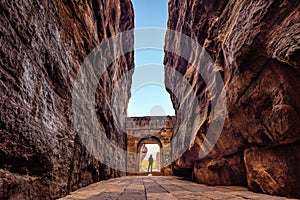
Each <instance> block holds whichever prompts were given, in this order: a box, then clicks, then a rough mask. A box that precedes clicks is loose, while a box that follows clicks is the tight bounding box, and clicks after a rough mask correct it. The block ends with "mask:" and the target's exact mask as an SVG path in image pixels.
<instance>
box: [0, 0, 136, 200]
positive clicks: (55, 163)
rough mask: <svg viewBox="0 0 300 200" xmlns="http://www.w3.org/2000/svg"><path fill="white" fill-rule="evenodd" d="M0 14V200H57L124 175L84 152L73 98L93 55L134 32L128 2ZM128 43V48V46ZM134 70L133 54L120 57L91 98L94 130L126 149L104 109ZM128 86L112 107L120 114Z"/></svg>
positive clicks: (4, 6)
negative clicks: (117, 83) (78, 78)
mask: <svg viewBox="0 0 300 200" xmlns="http://www.w3.org/2000/svg"><path fill="white" fill-rule="evenodd" d="M0 10H1V12H0V24H1V25H0V54H1V59H0V77H1V84H0V87H1V88H0V95H1V98H0V105H1V106H0V108H1V112H0V127H1V128H0V199H9V198H10V199H54V198H57V197H60V196H64V195H66V194H67V193H68V192H70V191H72V190H75V189H77V188H80V187H82V186H85V185H88V184H90V183H93V182H95V181H99V180H101V179H107V178H110V177H117V176H120V175H122V173H121V172H118V171H115V170H112V169H111V168H109V167H106V166H105V165H104V164H101V163H100V162H99V161H97V160H96V159H95V158H94V157H93V156H91V155H90V154H89V152H88V151H87V150H86V149H85V148H84V147H83V145H82V142H81V140H80V138H79V136H78V132H77V131H76V130H75V128H74V124H73V119H72V106H71V104H72V99H71V91H72V84H73V82H74V80H75V79H76V75H77V72H78V70H79V68H80V65H81V63H82V62H83V60H84V58H85V57H86V56H87V55H88V54H89V53H90V51H91V50H92V49H93V48H94V47H96V46H97V45H98V44H100V43H101V42H102V41H104V40H105V39H106V38H109V37H111V36H112V35H115V34H117V33H119V32H122V31H125V30H129V29H132V28H133V9H132V5H131V2H130V0H80V1H57V0H54V1H36V0H33V1H32V0H24V1H1V3H0ZM127 42H128V44H127V45H131V46H132V45H133V39H132V40H129V41H127ZM120 45H121V44H120ZM108 49H110V50H111V49H119V50H120V51H122V49H121V48H120V47H119V46H108ZM132 68H133V53H132V52H130V53H128V54H126V56H121V57H120V59H118V61H116V62H115V63H114V64H112V65H111V67H110V68H109V69H110V70H108V72H107V73H106V74H105V75H103V76H102V79H101V80H100V82H101V83H102V85H101V86H99V87H98V90H97V91H98V93H96V97H97V101H96V105H95V106H96V109H97V110H98V111H99V112H98V114H99V124H100V126H102V127H101V128H103V129H104V130H105V131H106V132H105V133H106V134H107V136H108V137H109V138H110V139H111V140H112V141H114V142H115V143H116V144H117V145H118V146H119V147H121V148H124V149H125V147H126V146H125V145H126V137H125V133H124V132H122V131H121V130H119V129H118V128H117V127H116V126H115V124H113V123H112V122H111V120H110V119H111V117H112V113H110V111H109V110H108V109H107V108H108V107H109V106H111V105H110V100H111V95H112V94H111V91H112V81H113V80H115V78H118V77H120V76H121V75H122V72H125V71H128V70H129V69H132ZM130 83H131V77H130V79H129V80H128V82H127V84H125V85H123V86H122V88H114V89H115V90H116V91H117V92H119V94H120V95H121V96H122V99H120V101H122V103H119V104H117V105H115V106H119V107H118V109H119V110H120V112H121V113H124V114H126V109H127V102H128V99H129V87H130V85H129V84H130ZM100 97H101V98H100ZM100 111H101V112H100Z"/></svg>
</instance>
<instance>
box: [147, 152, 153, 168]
mask: <svg viewBox="0 0 300 200" xmlns="http://www.w3.org/2000/svg"><path fill="white" fill-rule="evenodd" d="M148 163H149V164H148V172H149V169H150V167H151V172H152V165H153V157H152V154H151V155H150V157H149V159H148Z"/></svg>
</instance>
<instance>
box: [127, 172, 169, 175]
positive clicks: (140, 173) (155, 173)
mask: <svg viewBox="0 0 300 200" xmlns="http://www.w3.org/2000/svg"><path fill="white" fill-rule="evenodd" d="M150 174H151V175H152V176H164V173H163V172H135V173H129V172H127V176H149V175H150ZM151 175H150V176H151Z"/></svg>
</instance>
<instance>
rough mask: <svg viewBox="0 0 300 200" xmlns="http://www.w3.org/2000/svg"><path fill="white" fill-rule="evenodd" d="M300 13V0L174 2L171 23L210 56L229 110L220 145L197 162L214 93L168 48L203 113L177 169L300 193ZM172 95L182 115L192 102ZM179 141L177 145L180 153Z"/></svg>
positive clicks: (169, 59)
mask: <svg viewBox="0 0 300 200" xmlns="http://www.w3.org/2000/svg"><path fill="white" fill-rule="evenodd" d="M299 10H300V4H299V2H298V1H288V0H283V1H275V0H268V1H265V0H258V1H233V0H229V1H206V0H195V1H179V0H172V1H170V2H169V22H168V27H169V28H170V29H172V30H176V31H179V32H181V33H183V34H186V35H187V36H190V37H191V38H192V39H194V40H195V41H197V42H198V43H199V44H200V45H202V46H203V47H204V48H205V49H206V51H207V52H208V53H209V54H210V56H211V57H212V59H213V61H214V62H215V65H216V67H217V70H218V71H219V72H220V73H221V75H222V78H223V80H224V84H225V89H226V92H227V109H228V113H227V116H226V120H225V126H224V128H223V131H222V134H221V136H220V138H219V140H218V142H217V144H216V145H215V146H214V148H213V150H212V151H211V152H210V153H209V155H208V156H207V157H205V159H199V157H198V152H199V150H200V146H201V144H202V141H203V138H204V135H205V134H206V132H207V130H208V127H209V125H210V124H211V123H212V120H213V119H212V117H211V116H212V109H211V107H210V102H211V101H212V100H213V98H217V97H216V95H211V94H210V93H209V90H210V89H211V88H209V87H207V85H206V84H205V82H204V80H203V79H202V78H201V76H197V75H195V74H194V70H193V66H191V63H188V62H187V61H186V60H184V59H183V58H182V57H179V56H176V55H174V54H172V53H170V52H166V55H165V64H166V65H167V66H168V67H172V68H174V69H176V70H177V71H178V72H180V73H181V74H182V75H183V76H185V78H186V79H187V80H188V81H189V82H190V84H191V86H192V87H193V88H194V91H195V93H196V94H197V98H198V101H199V108H200V112H199V113H198V114H199V116H200V118H201V119H200V122H201V123H199V124H196V125H194V126H195V127H197V131H196V132H194V133H193V134H195V135H196V137H195V139H193V141H191V142H190V144H191V145H190V147H189V150H188V151H187V152H185V153H184V154H183V156H182V157H181V158H179V159H178V160H177V161H176V162H175V163H174V169H175V171H178V173H179V172H180V171H181V173H182V174H183V172H184V171H191V173H192V174H190V175H191V176H193V177H194V178H195V180H197V181H198V182H200V183H206V184H211V185H215V184H222V185H232V184H239V185H248V187H249V188H250V189H251V190H254V191H262V192H265V193H269V194H275V195H283V196H291V197H300V192H299V191H300V190H299V189H300V188H299V185H300V182H299V180H300V179H299V166H300V161H299V158H298V157H299V153H298V152H299V150H300V145H299V140H300V126H299V121H300V114H299V113H300V101H299V98H300V90H299V89H298V88H299V87H300V68H299V66H300V61H299V55H300V43H299V41H300V11H299ZM169 37H170V32H169V33H167V37H166V38H167V39H169ZM166 46H167V47H168V46H173V47H175V48H182V51H184V52H189V51H190V54H191V55H190V57H191V59H192V60H193V56H194V55H193V54H194V53H196V54H197V53H199V52H194V51H193V49H189V48H186V46H185V44H184V43H182V41H180V39H178V38H172V40H171V41H170V42H168V40H167V44H166ZM166 72H168V73H167V74H166V75H165V78H166V80H165V82H166V87H167V88H172V89H174V90H176V91H179V93H180V92H182V93H184V89H185V88H182V87H181V86H180V84H178V85H177V86H176V87H175V86H174V84H176V80H174V77H175V76H174V74H172V72H171V73H170V72H169V70H166ZM171 98H172V101H173V105H174V108H175V110H176V112H177V113H176V114H177V119H180V114H182V109H183V108H182V107H183V106H190V105H188V104H184V105H183V104H181V103H180V102H181V101H180V100H181V99H178V98H177V99H176V97H174V95H171ZM180 123H182V122H180V121H177V128H176V125H175V128H174V134H175V135H176V134H179V132H178V126H179V125H178V124H180ZM189 123H190V124H189V125H191V124H192V125H193V122H189ZM180 142H181V143H182V142H183V141H178V144H177V145H174V146H173V152H174V153H175V154H176V153H178V152H176V151H179V150H176V149H178V145H179V143H180ZM292 174H294V175H292Z"/></svg>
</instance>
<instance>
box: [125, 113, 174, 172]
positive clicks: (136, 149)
mask: <svg viewBox="0 0 300 200" xmlns="http://www.w3.org/2000/svg"><path fill="white" fill-rule="evenodd" d="M174 122H175V117H174V116H151V117H128V118H126V134H127V152H128V154H127V171H128V172H129V173H127V174H128V175H130V174H132V173H133V174H135V173H139V171H140V170H139V161H140V150H141V147H142V145H143V144H158V145H159V147H160V150H161V149H164V155H162V151H160V154H159V157H160V161H159V164H160V167H161V168H162V167H163V169H162V170H161V172H162V173H163V174H164V175H168V174H170V173H171V171H172V170H171V167H169V166H167V167H165V166H166V165H167V164H166V163H169V161H170V151H171V149H170V148H167V147H168V146H169V144H170V141H171V137H172V134H173V127H174V126H173V124H174ZM166 148H167V149H168V150H167V149H166Z"/></svg>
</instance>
